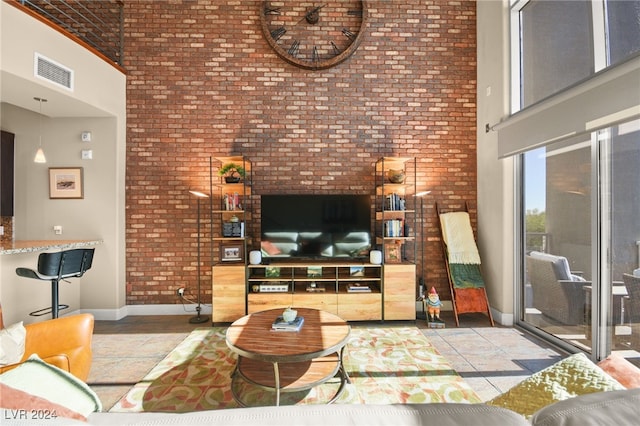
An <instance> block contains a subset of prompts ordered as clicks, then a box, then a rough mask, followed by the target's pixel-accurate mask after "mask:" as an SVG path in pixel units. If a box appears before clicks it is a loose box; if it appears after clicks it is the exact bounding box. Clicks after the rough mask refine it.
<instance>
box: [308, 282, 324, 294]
mask: <svg viewBox="0 0 640 426" xmlns="http://www.w3.org/2000/svg"><path fill="white" fill-rule="evenodd" d="M307 291H308V292H309V293H324V292H325V291H326V288H325V286H324V285H318V283H316V282H315V281H314V282H310V283H309V284H307Z"/></svg>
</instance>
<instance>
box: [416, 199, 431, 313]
mask: <svg viewBox="0 0 640 426" xmlns="http://www.w3.org/2000/svg"><path fill="white" fill-rule="evenodd" d="M430 193H431V191H422V192H418V193H417V194H416V197H417V198H420V280H419V281H418V285H419V287H418V288H419V290H418V295H419V300H422V299H424V293H425V290H426V289H425V287H424V286H425V282H424V197H425V196H427V195H428V194H430ZM424 318H426V315H425V317H424ZM420 319H423V318H420Z"/></svg>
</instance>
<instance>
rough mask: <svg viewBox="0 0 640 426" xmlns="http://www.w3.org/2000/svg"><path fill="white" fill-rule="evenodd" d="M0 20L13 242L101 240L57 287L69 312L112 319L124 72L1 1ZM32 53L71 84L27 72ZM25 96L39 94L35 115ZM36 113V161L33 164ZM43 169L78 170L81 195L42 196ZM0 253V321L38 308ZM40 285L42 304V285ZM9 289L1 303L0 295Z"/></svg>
mask: <svg viewBox="0 0 640 426" xmlns="http://www.w3.org/2000/svg"><path fill="white" fill-rule="evenodd" d="M0 23H1V30H0V46H1V53H0V54H1V57H0V79H1V80H0V85H1V87H2V91H1V92H0V102H1V103H0V113H1V115H0V127H1V128H2V130H5V131H8V132H11V133H14V134H15V173H16V176H15V177H16V179H15V217H14V220H15V239H16V240H34V239H35V240H60V239H63V240H64V239H101V240H103V241H104V243H103V244H101V245H100V246H97V247H96V256H95V259H94V263H93V267H92V269H91V270H90V271H88V272H87V274H86V275H85V277H84V278H83V279H82V285H78V284H72V285H70V286H69V287H68V289H65V290H64V291H71V294H69V295H68V299H69V300H70V301H71V303H69V304H71V305H72V307H71V309H70V311H76V310H80V311H88V312H91V311H98V312H100V311H101V310H107V311H108V312H110V313H111V315H116V314H115V313H116V312H118V310H119V309H121V308H122V307H123V306H124V305H125V303H126V299H125V287H126V278H125V191H124V180H125V149H126V76H125V75H124V74H123V73H122V72H121V71H120V70H119V69H118V68H116V67H114V66H113V65H111V64H108V63H106V62H105V61H104V60H102V59H100V58H98V57H96V56H95V55H94V54H92V53H91V52H89V51H87V50H86V49H84V48H83V47H82V46H79V45H78V44H76V43H75V42H73V41H71V40H69V39H68V38H66V37H64V36H62V35H61V34H60V33H58V32H57V31H54V30H53V29H51V28H49V27H48V26H46V25H44V24H42V23H40V22H39V21H37V20H35V19H33V18H31V17H30V16H28V15H27V14H25V13H23V12H21V11H20V10H18V9H16V8H14V7H13V6H10V5H8V4H7V3H5V2H0ZM34 52H39V53H41V54H43V55H45V56H46V57H48V58H50V59H52V60H54V61H56V62H58V63H60V64H62V65H64V66H65V67H68V68H71V69H73V70H74V72H75V87H74V90H73V91H69V90H67V89H64V88H60V87H57V86H56V85H54V84H52V83H50V82H48V81H45V80H42V79H39V78H36V77H34V75H33V62H34ZM34 96H40V97H44V98H47V99H48V100H49V102H47V103H46V104H43V107H42V112H43V113H42V116H40V114H39V113H38V112H37V111H38V109H39V104H38V103H37V102H36V101H35V100H33V97H34ZM40 118H42V128H43V148H44V151H45V154H46V156H47V163H46V164H35V163H33V155H34V153H35V150H36V147H37V144H38V134H39V126H40ZM83 131H91V132H92V136H93V138H92V139H93V141H92V142H90V143H83V142H81V139H80V135H81V132H83ZM82 149H92V150H93V160H82V159H81V156H80V154H81V150H82ZM49 167H83V168H84V185H85V186H84V199H82V200H51V199H49V195H48V179H49V178H48V168H49ZM53 225H62V227H63V234H62V235H60V236H57V235H55V234H54V233H53V230H52V227H53ZM9 256H21V255H2V256H0V268H1V277H2V281H1V282H0V302H3V314H4V316H5V321H6V322H10V321H11V320H12V318H19V319H22V318H24V315H26V314H28V312H30V311H32V310H34V309H36V308H38V307H42V306H39V305H38V306H34V305H36V304H41V300H40V299H39V298H40V295H39V294H38V296H37V298H38V300H37V301H34V300H30V296H32V295H31V294H30V293H32V292H33V291H35V290H34V289H33V287H32V286H33V284H32V283H29V284H27V283H26V281H22V280H28V279H26V278H18V277H16V276H15V265H16V263H17V261H16V259H17V257H16V258H11V259H9V258H8V257H9ZM35 258H36V257H35V256H32V257H31V259H29V257H28V256H25V257H24V260H25V261H27V260H30V261H33V260H34V259H35ZM21 266H33V267H35V266H36V265H35V263H34V264H32V265H21ZM32 281H33V280H32ZM9 286H11V288H10V290H9ZM40 286H41V287H42V290H41V291H42V293H43V294H44V295H45V296H46V299H47V300H48V295H49V294H50V291H49V288H50V286H48V285H47V284H46V283H40ZM69 289H70V290H69ZM9 294H11V303H8V302H7V301H6V300H3V299H4V297H5V296H6V297H7V298H8V297H9ZM61 302H63V303H68V302H67V301H66V300H62V301H61ZM45 306H46V304H45ZM104 319H116V318H115V317H114V318H104Z"/></svg>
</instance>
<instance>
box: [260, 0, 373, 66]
mask: <svg viewBox="0 0 640 426" xmlns="http://www.w3.org/2000/svg"><path fill="white" fill-rule="evenodd" d="M366 19H367V10H366V4H365V1H364V0H361V1H353V0H333V1H330V0H325V1H322V0H320V1H298V0H281V1H264V2H263V3H262V9H261V12H260V21H261V23H262V31H263V33H264V36H265V38H266V39H267V41H268V42H269V45H270V46H271V47H272V48H273V50H275V52H276V53H277V54H278V55H279V56H280V57H281V58H283V59H284V60H286V61H287V62H289V63H291V64H293V65H296V66H298V67H301V68H305V69H310V70H320V69H326V68H330V67H333V66H335V65H338V64H339V63H341V62H343V61H345V60H346V59H347V58H349V57H350V56H351V55H352V54H353V53H354V52H355V51H356V49H357V48H358V46H359V45H360V41H361V40H362V38H363V36H364V29H365V24H366Z"/></svg>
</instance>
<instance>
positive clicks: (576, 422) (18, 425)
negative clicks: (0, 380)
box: [0, 389, 640, 426]
mask: <svg viewBox="0 0 640 426" xmlns="http://www.w3.org/2000/svg"><path fill="white" fill-rule="evenodd" d="M638 407H640V389H632V390H624V391H611V392H598V393H592V394H588V395H582V396H579V397H575V398H571V399H568V400H565V401H561V402H558V403H556V404H553V405H550V406H547V407H545V408H543V409H541V410H539V411H538V412H537V413H535V414H534V415H533V417H531V419H530V420H525V418H524V417H523V416H521V415H519V414H516V413H514V412H512V411H509V410H507V409H504V408H499V407H493V406H489V405H484V404H454V403H444V404H410V405H339V404H334V405H296V406H287V407H260V408H233V409H226V410H214V411H199V412H192V413H184V414H170V413H93V414H91V415H90V416H89V417H88V422H82V421H79V420H72V419H68V418H62V417H57V418H53V419H47V420H42V421H41V422H39V423H42V424H47V425H74V424H79V425H81V424H85V425H86V424H90V425H132V426H133V425H185V426H186V425H225V426H231V425H261V426H283V425H300V426H311V425H313V426H316V425H317V426H320V425H322V426H325V425H347V424H348V425H363V426H375V425H398V426H400V425H416V426H418V425H426V426H428V425H434V426H458V425H474V426H485V425H486V426H496V425H500V426H510V425H513V426H520V425H522V426H527V425H535V426H553V425H558V426H560V425H563V426H591V425H594V426H596V425H597V426H602V425H618V426H623V425H631V424H637V423H636V422H637V421H638V413H639V411H638ZM0 416H2V419H3V424H10V425H15V426H22V425H31V424H34V423H38V422H34V421H33V420H31V419H26V418H16V417H19V416H16V413H15V412H11V411H10V410H4V412H2V413H0ZM5 422H6V423H5Z"/></svg>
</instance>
